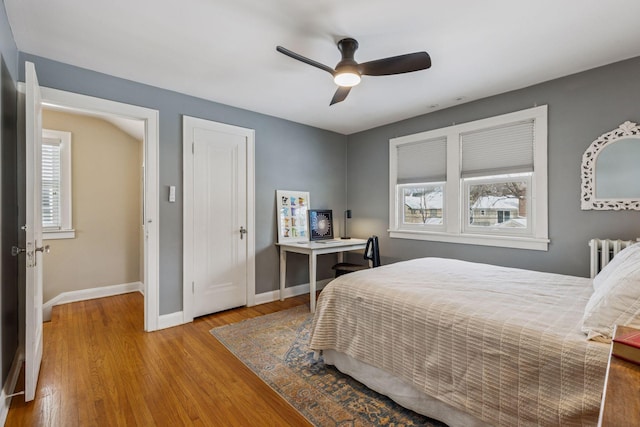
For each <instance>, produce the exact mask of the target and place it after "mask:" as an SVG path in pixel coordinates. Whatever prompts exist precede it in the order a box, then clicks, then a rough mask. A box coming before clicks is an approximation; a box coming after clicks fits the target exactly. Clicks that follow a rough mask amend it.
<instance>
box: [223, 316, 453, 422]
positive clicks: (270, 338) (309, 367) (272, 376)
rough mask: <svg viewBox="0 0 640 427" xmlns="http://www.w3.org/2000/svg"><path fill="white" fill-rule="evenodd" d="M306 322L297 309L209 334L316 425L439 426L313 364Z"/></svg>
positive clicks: (329, 368) (316, 362) (319, 363)
mask: <svg viewBox="0 0 640 427" xmlns="http://www.w3.org/2000/svg"><path fill="white" fill-rule="evenodd" d="M312 320H313V317H312V315H311V314H310V313H309V308H308V307H307V306H300V307H296V308H292V309H289V310H284V311H280V312H277V313H273V314H268V315H266V316H261V317H257V318H254V319H248V320H245V321H243V322H239V323H235V324H232V325H226V326H221V327H218V328H214V329H212V330H211V333H212V334H213V335H214V336H215V337H216V338H217V339H218V340H220V342H222V343H223V344H224V345H225V346H226V347H227V348H228V349H229V350H230V351H231V352H232V353H233V354H234V355H236V357H238V358H239V359H240V360H241V361H242V362H243V363H244V364H245V365H247V366H248V367H249V368H250V369H251V370H252V371H253V372H255V373H256V374H257V375H258V376H259V377H260V378H261V379H262V380H263V381H264V382H266V383H267V384H269V386H271V388H273V389H274V390H275V391H276V392H278V394H280V395H281V396H282V397H283V398H284V399H285V400H287V401H288V402H289V403H290V404H291V405H293V407H294V408H296V409H297V410H298V411H299V412H300V413H301V414H303V415H304V416H305V417H306V418H307V419H308V420H309V421H310V422H311V423H312V424H314V425H316V426H322V427H325V426H394V427H400V426H434V427H436V426H438V427H439V426H444V424H442V423H439V422H437V421H434V420H431V419H429V418H426V417H424V416H422V415H419V414H416V413H415V412H413V411H410V410H408V409H405V408H403V407H401V406H400V405H398V404H396V403H395V402H393V401H392V400H390V399H388V398H386V397H384V396H382V395H380V394H378V393H376V392H374V391H372V390H370V389H368V388H367V387H365V386H364V385H362V384H361V383H359V382H357V381H355V380H354V379H352V378H351V377H349V376H348V375H344V374H342V373H341V372H339V371H338V370H337V369H335V368H334V367H332V366H326V365H325V364H324V362H323V361H322V358H320V359H319V360H315V359H314V358H313V352H312V351H310V350H309V348H308V342H309V329H310V326H311V322H312ZM444 427H446V426H444Z"/></svg>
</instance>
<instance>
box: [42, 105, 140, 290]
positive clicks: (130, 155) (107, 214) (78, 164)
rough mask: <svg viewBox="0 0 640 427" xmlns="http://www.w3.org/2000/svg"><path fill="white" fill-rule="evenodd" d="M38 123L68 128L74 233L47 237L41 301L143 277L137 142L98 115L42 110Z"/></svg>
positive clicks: (138, 142) (49, 127) (61, 129)
mask: <svg viewBox="0 0 640 427" xmlns="http://www.w3.org/2000/svg"><path fill="white" fill-rule="evenodd" d="M43 128H45V129H52V130H60V131H67V132H71V147H72V153H71V156H72V160H71V162H72V194H73V199H72V203H73V207H72V226H73V228H74V229H75V230H76V237H75V238H74V239H59V240H47V241H46V242H45V243H46V244H49V245H50V246H51V252H50V253H49V254H47V255H46V256H45V257H44V279H43V280H44V301H45V302H46V301H49V300H50V299H52V298H54V297H55V296H57V295H59V294H60V293H62V292H68V291H74V290H81V289H89V288H96V287H102V286H109V285H119V284H123V283H131V282H137V281H141V280H142V271H141V261H142V260H141V256H142V240H141V236H142V234H141V216H142V213H141V199H142V196H141V187H142V184H141V183H142V175H141V165H142V149H141V147H142V142H141V141H138V140H136V139H134V138H133V137H131V136H129V135H128V134H126V133H125V132H123V131H121V130H120V129H118V128H117V127H115V126H114V125H112V124H111V123H108V122H106V121H104V120H102V119H99V118H94V117H88V116H82V115H76V114H69V113H64V112H59V111H51V110H45V112H44V114H43Z"/></svg>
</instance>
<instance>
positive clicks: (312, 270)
mask: <svg viewBox="0 0 640 427" xmlns="http://www.w3.org/2000/svg"><path fill="white" fill-rule="evenodd" d="M277 245H278V246H280V301H284V285H285V281H286V278H287V252H295V253H298V254H307V255H309V302H310V304H309V305H310V307H311V312H312V313H313V312H314V311H315V310H316V267H317V257H318V255H323V254H335V253H337V254H338V262H342V261H343V259H344V252H347V251H355V250H358V249H364V248H365V246H366V245H367V241H366V240H363V239H345V240H342V239H333V240H315V241H310V242H287V243H277Z"/></svg>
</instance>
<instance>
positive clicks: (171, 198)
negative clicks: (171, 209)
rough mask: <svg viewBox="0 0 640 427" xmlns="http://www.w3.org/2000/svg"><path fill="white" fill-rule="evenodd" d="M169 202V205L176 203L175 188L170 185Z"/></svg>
mask: <svg viewBox="0 0 640 427" xmlns="http://www.w3.org/2000/svg"><path fill="white" fill-rule="evenodd" d="M169 201H170V202H171V203H174V202H175V201H176V186H175V185H170V186H169Z"/></svg>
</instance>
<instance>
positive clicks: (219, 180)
mask: <svg viewBox="0 0 640 427" xmlns="http://www.w3.org/2000/svg"><path fill="white" fill-rule="evenodd" d="M185 129H186V130H187V131H188V133H185V135H188V137H189V138H190V139H191V156H192V159H191V162H190V163H191V166H192V167H191V170H185V179H186V180H189V181H190V183H188V184H185V186H187V185H189V184H190V185H189V186H190V187H191V191H192V195H191V197H190V204H191V212H190V215H189V216H188V217H187V216H186V217H185V223H186V224H189V226H191V227H192V230H191V231H192V239H191V240H192V243H191V246H192V247H191V248H190V249H191V250H190V252H191V257H190V258H191V259H190V260H187V262H188V263H190V265H189V266H185V269H190V270H191V279H192V280H191V281H192V283H191V289H192V295H191V297H190V298H191V299H192V310H191V314H192V316H191V317H197V316H202V315H205V314H209V313H214V312H217V311H221V310H226V309H229V308H233V307H239V306H243V305H246V304H247V279H248V263H247V261H248V255H247V254H248V242H249V238H248V237H249V236H248V235H247V234H248V233H253V230H248V222H247V147H248V141H247V136H246V134H244V133H243V132H239V133H238V132H235V130H236V129H238V128H235V127H232V126H227V125H221V124H219V123H214V122H209V121H205V120H201V119H194V118H190V117H185ZM186 203H189V202H188V201H187V200H185V204H186ZM185 244H189V243H188V242H185Z"/></svg>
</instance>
